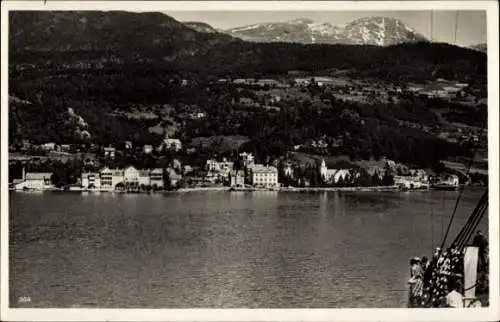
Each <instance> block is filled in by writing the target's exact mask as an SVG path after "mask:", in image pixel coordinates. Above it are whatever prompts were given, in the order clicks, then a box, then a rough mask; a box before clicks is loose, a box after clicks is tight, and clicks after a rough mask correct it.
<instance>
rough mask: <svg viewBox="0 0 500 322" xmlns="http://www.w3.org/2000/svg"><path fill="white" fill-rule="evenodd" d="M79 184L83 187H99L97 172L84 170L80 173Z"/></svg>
mask: <svg viewBox="0 0 500 322" xmlns="http://www.w3.org/2000/svg"><path fill="white" fill-rule="evenodd" d="M81 185H82V188H84V189H100V188H101V177H100V175H99V173H94V172H86V173H82V177H81Z"/></svg>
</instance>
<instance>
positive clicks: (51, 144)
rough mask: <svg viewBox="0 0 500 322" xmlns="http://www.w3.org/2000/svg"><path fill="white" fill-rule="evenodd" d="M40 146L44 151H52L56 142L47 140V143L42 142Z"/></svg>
mask: <svg viewBox="0 0 500 322" xmlns="http://www.w3.org/2000/svg"><path fill="white" fill-rule="evenodd" d="M41 147H42V149H43V150H45V151H53V150H55V148H56V144H55V143H54V142H48V143H44V144H42V146H41Z"/></svg>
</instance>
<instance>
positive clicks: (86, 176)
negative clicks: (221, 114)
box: [9, 138, 460, 192]
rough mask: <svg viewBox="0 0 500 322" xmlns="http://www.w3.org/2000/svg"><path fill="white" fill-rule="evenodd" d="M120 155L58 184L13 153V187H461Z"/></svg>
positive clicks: (440, 180)
mask: <svg viewBox="0 0 500 322" xmlns="http://www.w3.org/2000/svg"><path fill="white" fill-rule="evenodd" d="M41 148H42V149H45V150H49V155H52V156H53V155H55V154H57V155H59V157H61V156H64V155H65V154H66V155H70V153H68V149H69V145H67V146H57V145H55V144H45V145H43V146H41ZM163 148H164V149H166V150H171V151H172V152H174V153H175V152H178V151H180V150H181V149H182V143H181V142H180V140H178V139H170V138H166V139H165V141H164V146H163ZM124 149H125V150H130V149H132V143H131V142H125V145H124ZM117 152H118V151H117V149H116V148H115V147H104V148H102V149H101V154H102V156H101V158H100V160H102V161H103V162H99V161H98V160H97V159H91V158H89V155H87V157H85V154H81V157H82V158H83V159H82V160H81V161H82V164H83V166H82V168H81V169H80V171H79V176H78V178H77V179H76V180H75V181H76V182H75V183H71V184H65V185H61V184H57V182H58V181H59V180H58V179H57V174H55V173H53V172H37V171H26V165H29V164H30V163H32V162H33V157H30V156H27V155H19V154H15V153H12V154H11V155H10V161H11V162H18V163H19V164H21V165H22V173H21V178H16V179H13V180H12V182H11V183H10V185H9V189H10V190H14V191H92V192H98V191H104V192H160V191H204V190H222V191H224V190H231V191H255V190H275V191H324V190H345V191H386V190H426V189H432V188H437V189H446V190H455V189H457V188H458V187H459V185H460V180H459V177H458V176H457V175H455V174H449V173H442V174H435V173H429V171H426V170H424V169H408V168H407V167H405V166H402V165H401V164H397V163H396V162H394V161H392V160H388V159H386V158H383V159H382V160H379V164H383V167H379V168H377V169H375V170H374V171H373V173H368V172H367V171H363V169H359V168H349V167H344V168H340V167H338V166H336V167H333V168H330V167H328V166H327V164H326V162H325V159H324V158H322V159H321V161H319V162H318V164H317V165H313V166H310V165H309V166H307V167H305V168H304V167H303V166H301V165H297V164H294V163H293V162H291V161H290V160H286V159H285V158H284V159H283V160H274V161H272V162H269V163H268V164H259V163H256V161H255V157H254V155H253V154H252V153H247V152H241V153H239V154H238V155H237V156H236V158H235V159H234V160H230V159H228V158H226V157H223V158H220V160H217V159H215V158H209V159H207V160H206V161H205V163H204V166H202V167H199V166H191V165H189V164H182V163H181V162H180V161H179V160H178V159H176V158H174V159H173V160H172V161H171V162H170V164H169V165H168V166H167V167H155V168H147V169H145V168H137V167H135V166H133V165H126V166H124V167H113V166H112V164H114V162H113V161H114V159H115V158H116V155H117ZM152 152H153V147H152V146H151V145H144V146H143V147H142V148H141V151H140V153H142V154H144V155H149V154H151V153H152ZM50 153H52V154H50ZM47 158H50V157H47ZM102 163H103V164H102ZM99 164H102V165H100V166H99Z"/></svg>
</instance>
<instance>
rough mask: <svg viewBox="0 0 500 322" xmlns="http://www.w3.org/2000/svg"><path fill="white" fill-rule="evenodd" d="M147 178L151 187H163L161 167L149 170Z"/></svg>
mask: <svg viewBox="0 0 500 322" xmlns="http://www.w3.org/2000/svg"><path fill="white" fill-rule="evenodd" d="M149 180H150V185H151V186H152V187H154V186H156V187H158V188H163V187H164V186H165V184H164V183H163V169H160V168H156V169H153V170H151V171H150V172H149Z"/></svg>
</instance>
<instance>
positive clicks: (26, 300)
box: [17, 296, 31, 303]
mask: <svg viewBox="0 0 500 322" xmlns="http://www.w3.org/2000/svg"><path fill="white" fill-rule="evenodd" d="M17 300H18V302H19V303H29V302H31V297H29V296H21V297H19V298H18V299H17Z"/></svg>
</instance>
